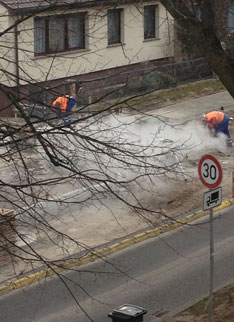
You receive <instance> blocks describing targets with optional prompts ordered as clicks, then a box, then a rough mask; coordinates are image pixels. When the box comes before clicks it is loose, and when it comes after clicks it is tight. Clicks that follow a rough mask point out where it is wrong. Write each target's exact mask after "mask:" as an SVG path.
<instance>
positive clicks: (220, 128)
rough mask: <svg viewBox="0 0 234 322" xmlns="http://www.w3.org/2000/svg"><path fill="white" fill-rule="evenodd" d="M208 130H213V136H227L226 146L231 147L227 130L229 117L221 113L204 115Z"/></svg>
mask: <svg viewBox="0 0 234 322" xmlns="http://www.w3.org/2000/svg"><path fill="white" fill-rule="evenodd" d="M204 117H205V121H206V123H207V124H208V127H209V129H210V130H212V129H214V130H215V136H218V135H219V133H224V134H225V135H226V136H227V146H228V147H232V139H231V135H230V132H229V129H228V126H229V117H228V115H227V114H225V113H224V112H222V111H212V112H209V113H207V114H205V115H204Z"/></svg>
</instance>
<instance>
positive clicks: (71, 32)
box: [34, 13, 86, 55]
mask: <svg viewBox="0 0 234 322" xmlns="http://www.w3.org/2000/svg"><path fill="white" fill-rule="evenodd" d="M85 17H86V13H78V14H73V15H66V16H50V17H35V18H34V52H35V55H42V54H50V53H57V52H62V51H67V50H73V49H84V48H85Z"/></svg>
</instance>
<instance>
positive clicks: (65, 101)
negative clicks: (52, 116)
mask: <svg viewBox="0 0 234 322" xmlns="http://www.w3.org/2000/svg"><path fill="white" fill-rule="evenodd" d="M76 103H77V101H76V100H75V99H74V98H73V97H72V96H69V95H63V96H59V97H58V98H56V100H54V101H53V103H52V107H53V109H54V110H55V112H56V113H57V114H58V116H59V117H62V119H63V121H64V124H65V125H69V124H71V123H72V119H71V112H72V108H73V106H74V105H75V104H76Z"/></svg>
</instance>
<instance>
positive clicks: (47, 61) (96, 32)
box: [0, 2, 173, 85]
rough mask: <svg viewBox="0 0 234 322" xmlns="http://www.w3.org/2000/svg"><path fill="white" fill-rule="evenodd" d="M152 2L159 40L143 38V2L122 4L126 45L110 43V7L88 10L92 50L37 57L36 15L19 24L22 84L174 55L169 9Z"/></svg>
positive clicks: (124, 43)
mask: <svg viewBox="0 0 234 322" xmlns="http://www.w3.org/2000/svg"><path fill="white" fill-rule="evenodd" d="M152 3H156V4H158V5H159V26H160V28H159V37H158V39H154V40H148V41H144V39H143V36H144V35H143V16H142V14H141V12H143V5H142V2H141V3H140V4H134V5H123V6H121V8H123V9H124V21H123V39H124V42H123V45H122V46H108V45H107V16H106V12H107V9H108V8H95V9H94V8H90V9H88V15H89V19H88V20H89V28H88V29H89V30H88V34H89V47H88V49H85V50H78V51H70V52H64V53H60V54H58V55H56V56H53V55H51V56H44V57H42V56H39V57H38V56H37V57H34V42H33V37H34V35H33V18H31V19H29V20H27V21H26V22H24V23H22V24H21V25H20V26H19V32H20V33H19V38H18V42H19V44H18V45H19V66H20V79H21V80H20V82H21V84H22V85H23V84H25V83H26V82H27V81H28V80H30V81H32V82H41V81H45V80H53V79H59V78H64V77H72V76H75V75H80V74H87V73H90V72H96V71H100V70H104V69H109V68H114V67H119V66H123V65H124V66H126V65H129V64H135V63H138V62H144V61H148V60H155V59H161V58H163V57H168V56H173V46H172V45H173V41H172V32H171V30H170V27H169V24H168V19H167V15H166V11H165V9H164V7H162V6H161V5H160V4H159V3H158V2H150V3H148V4H152ZM144 4H147V3H144ZM84 11H87V10H84ZM72 12H76V11H74V10H73V11H69V13H72ZM60 13H63V12H60ZM66 13H68V12H66ZM0 19H1V18H0ZM168 29H169V30H168ZM25 49H26V50H25Z"/></svg>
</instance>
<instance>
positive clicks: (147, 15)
mask: <svg viewBox="0 0 234 322" xmlns="http://www.w3.org/2000/svg"><path fill="white" fill-rule="evenodd" d="M157 11H158V6H157V5H150V6H145V7H144V39H153V38H157V37H158V19H157V14H158V13H157Z"/></svg>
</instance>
